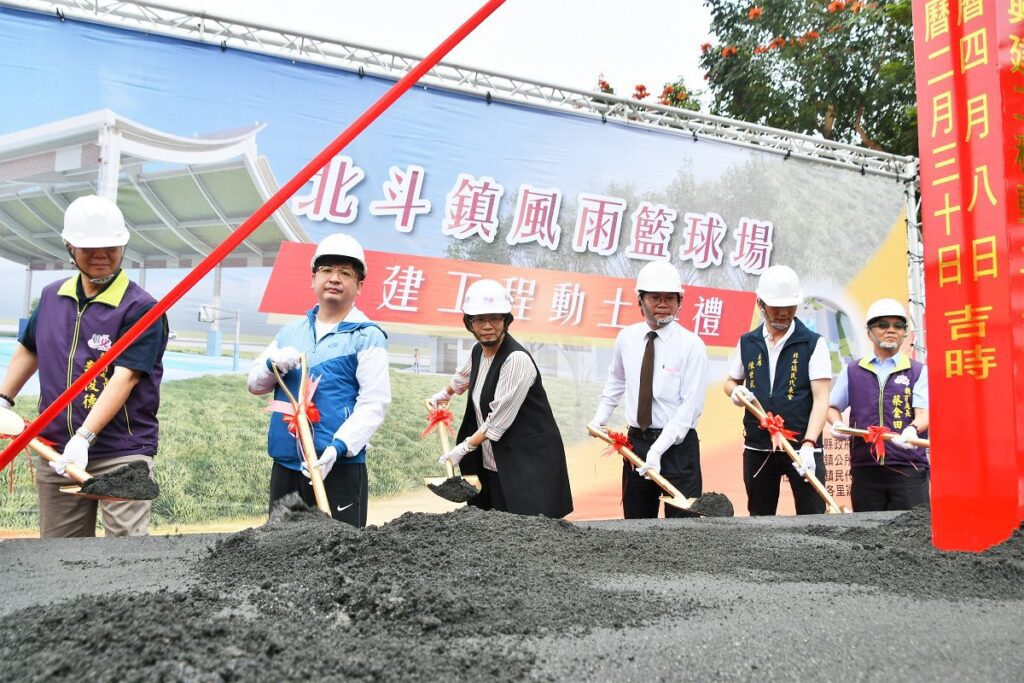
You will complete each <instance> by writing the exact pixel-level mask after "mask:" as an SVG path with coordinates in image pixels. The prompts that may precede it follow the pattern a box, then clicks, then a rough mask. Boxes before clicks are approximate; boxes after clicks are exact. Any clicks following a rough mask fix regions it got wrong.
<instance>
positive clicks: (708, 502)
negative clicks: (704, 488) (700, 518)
mask: <svg viewBox="0 0 1024 683" xmlns="http://www.w3.org/2000/svg"><path fill="white" fill-rule="evenodd" d="M690 509H691V510H693V511H694V512H699V513H700V514H702V515H704V516H705V517H733V516H735V514H736V510H735V509H734V508H733V506H732V501H731V500H729V498H728V496H726V495H725V494H724V493H714V492H711V493H705V494H704V495H702V496H701V497H700V498H698V499H697V502H696V503H694V504H693V505H691V506H690Z"/></svg>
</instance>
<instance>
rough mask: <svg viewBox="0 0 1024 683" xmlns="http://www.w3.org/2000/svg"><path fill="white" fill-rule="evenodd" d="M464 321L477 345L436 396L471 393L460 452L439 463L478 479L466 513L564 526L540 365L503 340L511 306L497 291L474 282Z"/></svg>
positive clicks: (567, 504) (566, 502) (554, 437)
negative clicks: (540, 518) (534, 518)
mask: <svg viewBox="0 0 1024 683" xmlns="http://www.w3.org/2000/svg"><path fill="white" fill-rule="evenodd" d="M462 314H463V315H462V321H463V324H464V325H465V326H466V329H467V330H469V333H470V334H472V335H473V337H474V338H475V339H476V341H477V343H476V344H475V345H474V346H473V350H472V352H471V353H470V357H469V359H468V361H467V362H466V363H465V364H464V365H463V366H462V367H461V368H460V369H459V370H458V372H456V373H455V375H454V376H453V377H452V379H451V381H450V382H449V383H448V384H447V385H446V386H445V387H444V389H442V390H441V391H439V392H437V393H436V394H434V395H433V396H431V397H430V401H431V403H432V404H434V405H438V404H440V405H444V404H447V402H448V401H449V400H450V399H451V397H452V396H454V395H455V394H463V393H468V401H467V405H466V414H465V416H464V417H463V418H462V426H461V427H460V428H459V433H458V437H457V439H458V444H457V445H456V446H455V447H454V448H453V449H451V450H450V451H449V452H448V453H445V454H444V455H442V456H441V458H440V462H441V464H444V463H445V462H446V461H450V462H451V463H452V464H453V465H458V466H459V469H460V470H461V471H462V473H463V474H464V475H467V474H475V475H477V476H478V477H480V483H481V487H482V488H481V490H480V494H479V495H478V496H476V497H475V498H473V499H471V500H470V501H469V504H470V505H474V506H476V507H479V508H482V509H484V510H501V511H503V512H512V513H515V514H519V515H544V516H545V517H552V518H561V517H565V516H566V515H567V514H569V513H570V512H572V492H571V491H570V489H569V472H568V467H567V466H566V462H565V448H564V447H563V446H562V435H561V433H560V432H559V431H558V423H556V422H555V417H554V415H553V414H552V412H551V405H550V403H548V397H547V394H546V393H545V392H544V384H543V383H542V382H541V378H540V373H539V372H538V371H537V364H536V363H535V362H534V360H533V357H532V356H531V355H530V353H529V351H527V350H526V349H525V348H524V347H523V346H522V345H521V344H520V343H519V342H517V341H516V340H515V339H513V338H512V336H511V335H510V334H509V333H508V328H509V325H510V324H512V299H511V297H510V296H509V294H508V291H507V290H506V289H505V287H503V286H502V285H501V283H499V282H496V281H494V280H477V281H476V282H474V283H473V284H471V285H470V286H469V288H468V289H467V290H466V294H465V297H464V298H463V301H462Z"/></svg>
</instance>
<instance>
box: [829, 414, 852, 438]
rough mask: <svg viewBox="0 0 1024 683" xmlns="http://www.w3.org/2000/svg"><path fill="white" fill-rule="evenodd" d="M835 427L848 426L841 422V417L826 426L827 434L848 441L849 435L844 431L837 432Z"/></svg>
mask: <svg viewBox="0 0 1024 683" xmlns="http://www.w3.org/2000/svg"><path fill="white" fill-rule="evenodd" d="M836 427H849V425H848V424H846V423H845V422H843V419H842V418H839V419H838V420H836V421H835V422H833V423H832V424H830V425H829V426H828V432H829V436H831V437H832V438H833V439H836V440H838V441H849V440H850V435H849V434H847V433H846V432H837V431H836Z"/></svg>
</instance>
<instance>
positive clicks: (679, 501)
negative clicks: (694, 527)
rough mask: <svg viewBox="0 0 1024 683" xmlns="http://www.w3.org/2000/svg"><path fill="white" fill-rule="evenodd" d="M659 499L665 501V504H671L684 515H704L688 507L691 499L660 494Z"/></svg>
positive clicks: (691, 502)
mask: <svg viewBox="0 0 1024 683" xmlns="http://www.w3.org/2000/svg"><path fill="white" fill-rule="evenodd" d="M660 500H661V502H663V503H665V505H671V506H672V507H674V508H675V509H677V510H679V511H680V512H682V513H683V516H684V517H703V516H704V515H702V514H700V513H699V512H697V511H696V510H691V509H690V506H691V505H693V501H692V500H690V499H688V498H673V497H671V496H662V497H661V498H660Z"/></svg>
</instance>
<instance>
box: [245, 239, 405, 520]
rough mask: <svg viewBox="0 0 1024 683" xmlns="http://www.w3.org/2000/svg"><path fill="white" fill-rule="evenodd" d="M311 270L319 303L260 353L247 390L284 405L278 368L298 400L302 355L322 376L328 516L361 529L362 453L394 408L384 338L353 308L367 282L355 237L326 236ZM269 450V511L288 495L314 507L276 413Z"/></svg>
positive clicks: (292, 441) (292, 442)
mask: <svg viewBox="0 0 1024 683" xmlns="http://www.w3.org/2000/svg"><path fill="white" fill-rule="evenodd" d="M310 267H311V269H312V271H313V279H312V287H313V291H314V292H316V298H317V305H316V306H314V307H313V308H312V309H310V310H309V311H307V312H306V315H305V317H303V318H302V319H301V320H297V321H295V322H293V323H291V324H290V325H287V326H285V327H284V328H283V329H282V330H281V331H280V332H278V333H277V337H276V338H275V339H274V341H273V342H271V343H270V345H269V346H268V347H267V348H266V349H264V351H263V353H261V354H260V355H259V357H258V358H257V359H256V361H255V362H254V363H253V366H252V369H251V370H250V371H249V382H248V384H249V391H250V392H251V393H253V394H267V393H270V392H271V391H275V395H274V397H275V398H276V399H277V400H280V401H286V400H287V395H286V394H285V393H284V391H283V390H282V389H281V388H280V387H279V386H277V381H276V377H275V376H274V372H273V367H274V366H276V367H277V370H278V372H279V373H280V374H281V375H282V377H283V378H284V382H285V384H286V385H287V386H288V389H289V391H291V392H292V394H293V395H295V396H298V388H299V380H300V378H301V370H300V358H301V355H302V354H305V355H306V362H307V364H308V366H309V374H310V377H311V378H317V377H319V384H318V385H317V388H316V393H315V394H314V395H313V399H312V400H313V404H314V405H315V406H316V407H317V409H318V411H319V413H320V421H319V422H314V423H312V427H313V441H314V443H315V446H316V452H317V456H318V457H317V467H318V468H319V469H320V476H321V477H322V478H323V481H324V489H325V490H326V492H327V500H328V502H329V503H330V506H331V516H332V517H334V518H335V519H337V520H339V521H341V522H346V523H348V524H351V525H352V526H355V527H364V526H366V506H367V498H368V483H367V476H366V451H367V448H368V446H369V443H370V438H371V437H372V436H373V434H374V432H376V431H377V428H378V427H380V425H381V423H382V422H383V421H384V415H385V413H386V411H387V408H388V405H389V404H390V403H391V381H390V378H389V376H388V346H387V335H386V334H385V333H384V331H383V330H382V329H381V328H380V327H379V326H378V325H377V324H376V323H374V322H372V321H370V319H369V318H367V317H366V316H365V315H364V314H363V312H362V311H360V310H359V309H358V308H356V306H355V301H356V297H357V296H358V295H359V292H360V291H361V290H362V287H363V280H364V279H365V278H366V257H365V255H364V254H363V248H362V246H360V244H359V242H357V241H356V240H355V238H353V237H351V236H350V235H347V234H344V233H335V234H332V235H328V236H327V237H325V238H324V239H323V240H322V241H321V242H320V243H319V244H318V245H317V247H316V252H315V253H314V255H313V259H312V261H311V262H310ZM275 388H276V389H275ZM267 452H268V453H269V454H270V457H271V458H273V460H274V464H273V467H272V469H271V473H270V508H271V509H272V508H273V507H274V503H275V502H276V501H277V500H278V499H280V498H282V497H284V496H285V495H287V494H289V493H291V492H293V491H298V492H299V495H300V496H302V499H303V500H304V501H305V502H306V503H307V504H308V505H310V506H313V505H314V504H315V497H314V494H313V490H312V487H311V486H309V472H308V471H307V470H306V463H305V461H304V460H303V459H302V457H301V456H300V455H299V450H298V446H297V442H296V437H295V436H293V435H292V434H291V433H289V431H288V425H287V424H286V422H285V420H284V416H283V415H282V414H281V413H273V414H272V416H271V418H270V431H269V434H268V437H267Z"/></svg>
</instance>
